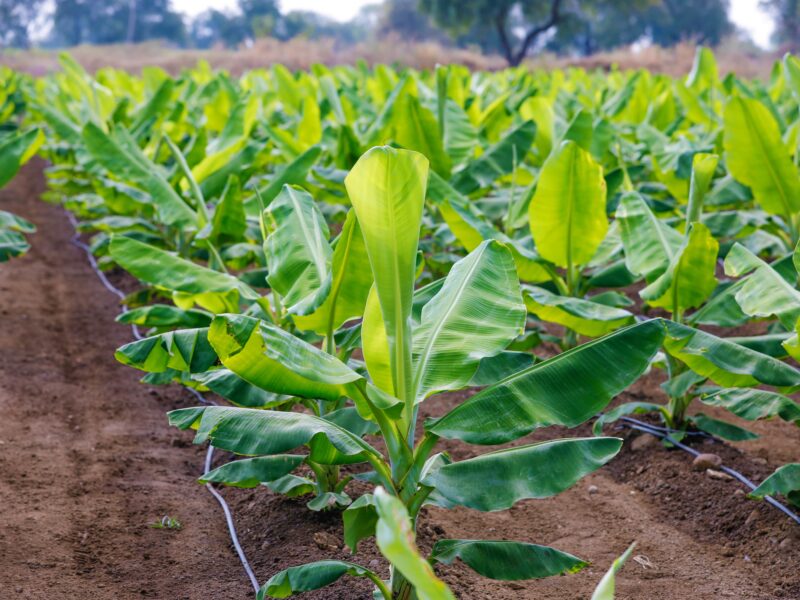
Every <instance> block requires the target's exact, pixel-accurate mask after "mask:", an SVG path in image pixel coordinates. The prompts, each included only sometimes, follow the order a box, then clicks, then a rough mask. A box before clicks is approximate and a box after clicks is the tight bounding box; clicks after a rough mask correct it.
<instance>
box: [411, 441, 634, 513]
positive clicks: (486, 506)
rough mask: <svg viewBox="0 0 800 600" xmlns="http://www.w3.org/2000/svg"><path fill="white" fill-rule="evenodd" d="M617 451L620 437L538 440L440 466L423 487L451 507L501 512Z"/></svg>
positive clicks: (570, 481) (546, 493)
mask: <svg viewBox="0 0 800 600" xmlns="http://www.w3.org/2000/svg"><path fill="white" fill-rule="evenodd" d="M621 448H622V440H621V439H619V438H606V437H594V438H573V439H563V440H553V441H548V442H539V443H536V444H530V445H528V446H519V447H516V448H509V449H506V450H498V451H496V452H490V453H488V454H482V455H481V456H477V457H475V458H470V459H467V460H462V461H459V462H454V463H451V464H449V465H444V466H442V467H440V468H438V469H436V470H434V471H432V472H431V473H429V474H428V475H427V476H426V477H425V478H424V479H423V481H422V483H423V485H428V486H430V487H433V488H436V491H437V492H438V493H440V494H441V495H442V496H444V497H445V498H446V499H447V500H449V501H450V502H452V503H453V504H458V505H461V506H466V507H468V508H474V509H475V510H480V511H485V512H488V511H497V510H505V509H507V508H511V507H512V506H513V505H514V504H516V503H517V502H519V501H520V500H525V499H528V498H549V497H550V496H555V495H556V494H560V493H561V492H563V491H564V490H566V489H568V488H570V487H572V486H573V485H574V484H575V483H576V482H577V481H578V480H579V479H581V478H582V477H583V476H585V475H588V474H589V473H591V472H593V471H595V470H597V469H599V468H600V467H602V466H603V465H604V464H606V463H607V462H608V461H609V460H611V459H612V458H614V456H616V454H617V452H619V451H620V449H621ZM475 481H480V482H482V484H481V485H474V483H473V482H475Z"/></svg>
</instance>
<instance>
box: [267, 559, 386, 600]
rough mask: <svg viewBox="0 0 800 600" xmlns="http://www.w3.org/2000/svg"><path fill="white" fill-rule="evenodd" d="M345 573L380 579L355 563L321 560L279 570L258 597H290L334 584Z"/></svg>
mask: <svg viewBox="0 0 800 600" xmlns="http://www.w3.org/2000/svg"><path fill="white" fill-rule="evenodd" d="M345 575H350V576H352V577H368V578H369V579H371V580H372V581H374V582H376V581H379V580H380V578H379V577H378V576H377V575H376V574H375V573H373V572H372V571H370V570H369V569H365V568H364V567H362V566H360V565H357V564H355V563H351V562H345V561H341V560H320V561H317V562H312V563H307V564H305V565H300V566H297V567H289V568H288V569H284V570H283V571H279V572H278V573H276V574H275V575H273V576H272V577H270V579H269V581H267V583H265V584H264V585H263V586H262V587H261V589H260V590H259V591H258V594H257V595H256V599H257V600H264V599H265V598H289V597H290V596H294V595H295V594H301V593H303V592H312V591H314V590H318V589H320V588H324V587H325V586H327V585H330V584H332V583H333V582H335V581H337V580H338V579H340V578H341V577H344V576H345Z"/></svg>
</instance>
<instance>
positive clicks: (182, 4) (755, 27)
mask: <svg viewBox="0 0 800 600" xmlns="http://www.w3.org/2000/svg"><path fill="white" fill-rule="evenodd" d="M374 1H375V0H281V3H280V4H281V8H282V10H283V11H290V10H313V11H316V12H319V13H322V14H324V15H328V16H329V17H333V18H334V19H338V20H340V21H347V20H349V19H351V18H352V17H353V16H355V15H356V13H358V10H359V9H360V8H361V7H362V6H364V5H366V4H372V3H373V2H374ZM703 1H704V0H698V2H703ZM758 2H759V0H730V3H731V19H732V20H733V22H734V23H736V24H737V25H739V26H740V27H741V28H743V29H745V30H746V31H748V32H749V33H750V35H751V36H752V38H753V40H754V41H755V42H756V43H757V44H758V45H759V46H763V47H767V46H768V45H769V37H770V34H771V33H772V21H771V19H770V18H769V17H768V16H767V15H766V14H765V13H764V11H763V10H761V9H760V8H759V6H758ZM173 5H174V6H175V8H177V9H178V10H180V11H182V12H185V13H187V14H191V15H194V14H197V13H199V12H202V11H204V10H205V9H207V8H210V7H214V8H232V7H234V6H236V0H173Z"/></svg>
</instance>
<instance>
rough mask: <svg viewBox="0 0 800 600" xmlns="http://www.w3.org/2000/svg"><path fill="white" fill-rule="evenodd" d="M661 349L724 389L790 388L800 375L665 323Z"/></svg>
mask: <svg viewBox="0 0 800 600" xmlns="http://www.w3.org/2000/svg"><path fill="white" fill-rule="evenodd" d="M666 324H667V335H666V337H665V338H664V348H665V349H666V350H667V352H669V353H670V354H671V355H672V356H674V357H675V358H677V359H678V360H680V361H682V362H684V363H686V365H687V366H688V367H689V368H690V369H692V370H693V371H694V372H695V373H698V374H700V375H703V376H705V377H708V378H709V379H711V380H712V381H713V382H714V383H716V384H717V385H721V386H725V387H752V386H755V385H758V384H759V383H761V384H764V385H771V386H774V387H779V388H782V387H786V388H793V387H796V386H798V385H800V371H798V370H797V369H795V368H793V367H790V366H789V365H787V364H786V363H783V362H781V361H779V360H776V359H774V358H772V357H771V356H767V355H766V354H760V353H758V352H756V351H755V350H751V349H750V348H745V347H744V346H740V345H739V344H736V343H734V342H730V341H728V340H725V339H724V338H719V337H717V336H715V335H712V334H710V333H707V332H705V331H700V330H699V329H693V328H692V327H689V326H687V325H680V324H678V323H674V322H672V321H667V322H666Z"/></svg>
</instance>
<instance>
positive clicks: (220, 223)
mask: <svg viewBox="0 0 800 600" xmlns="http://www.w3.org/2000/svg"><path fill="white" fill-rule="evenodd" d="M246 229H247V221H246V217H245V212H244V204H243V203H242V189H241V184H240V183H239V178H238V177H236V176H235V175H231V176H230V177H229V178H228V181H227V183H226V184H225V189H224V190H223V192H222V199H221V200H220V201H219V203H218V204H217V206H216V208H215V209H214V216H213V217H212V219H211V233H210V237H211V239H212V240H214V241H215V242H220V241H239V240H241V239H242V237H243V236H244V233H245V230H246Z"/></svg>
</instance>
